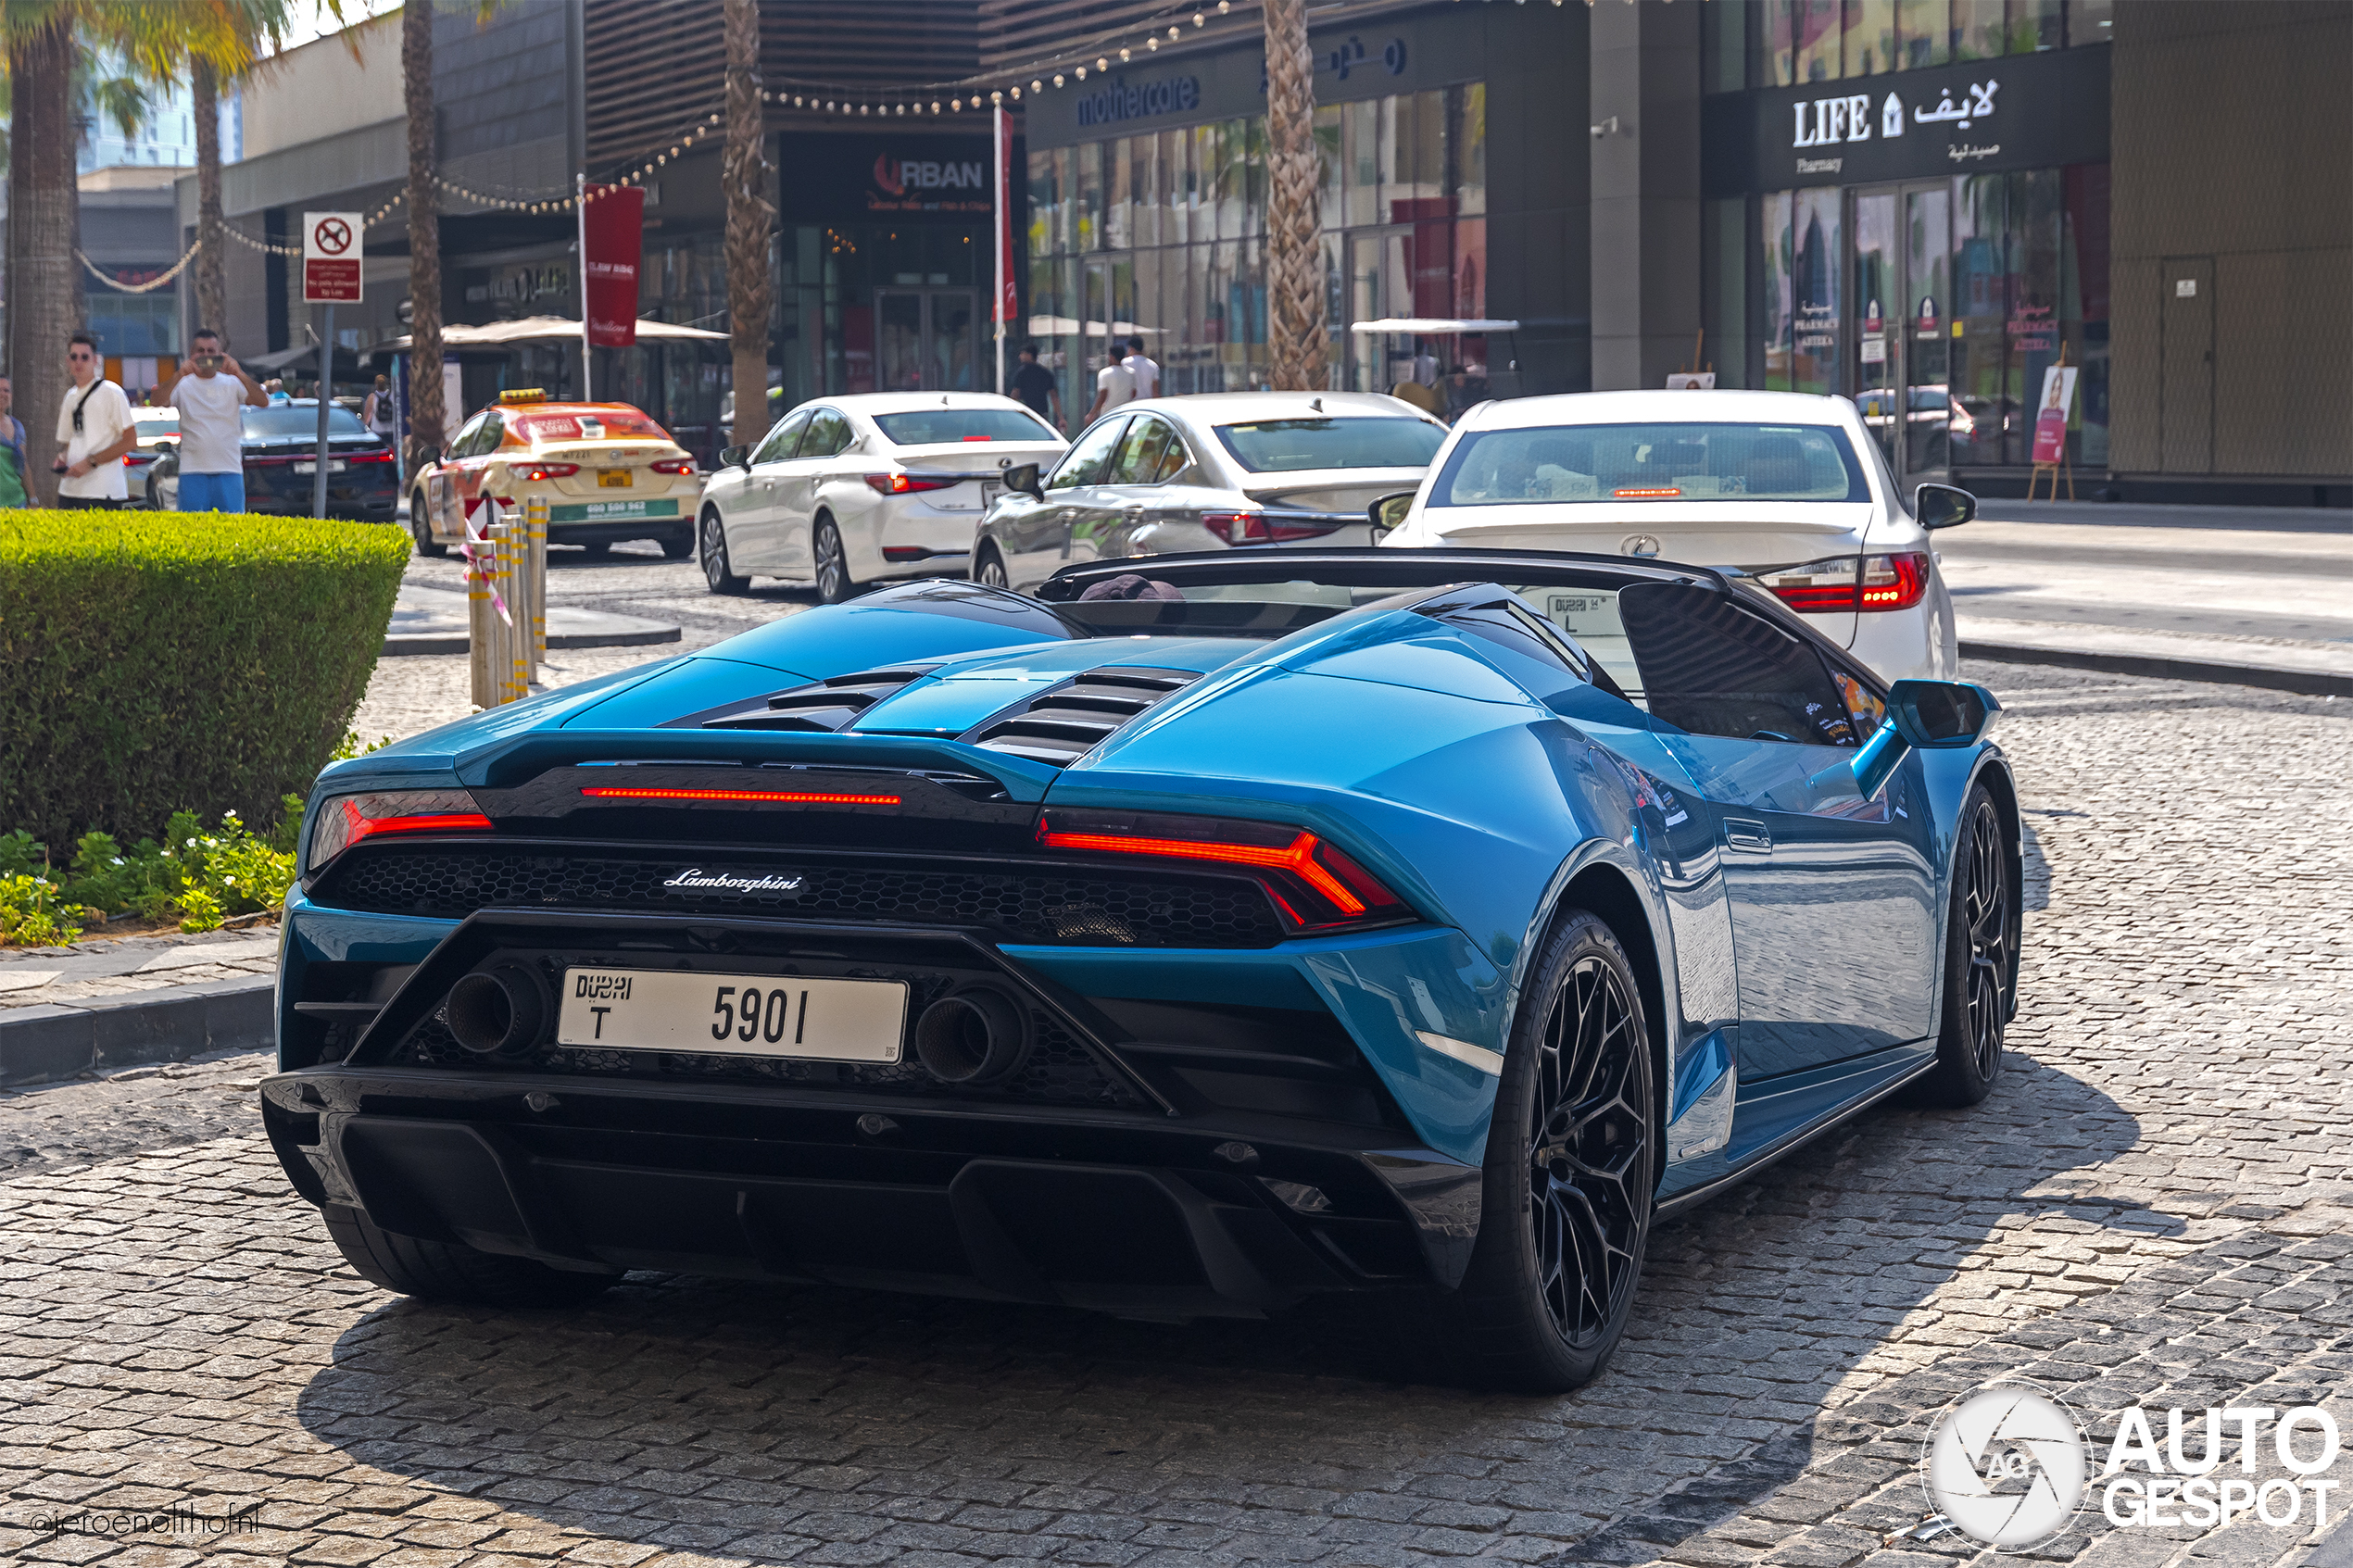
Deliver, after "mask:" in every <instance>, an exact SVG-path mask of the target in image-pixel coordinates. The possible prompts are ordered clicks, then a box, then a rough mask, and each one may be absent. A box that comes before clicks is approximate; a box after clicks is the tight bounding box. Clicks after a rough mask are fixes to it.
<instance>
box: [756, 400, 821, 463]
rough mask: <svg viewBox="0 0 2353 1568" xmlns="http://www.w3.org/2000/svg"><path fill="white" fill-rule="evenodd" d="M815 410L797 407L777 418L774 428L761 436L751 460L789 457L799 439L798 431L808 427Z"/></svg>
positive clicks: (766, 461) (767, 460) (771, 461)
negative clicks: (779, 418) (781, 417)
mask: <svg viewBox="0 0 2353 1568" xmlns="http://www.w3.org/2000/svg"><path fill="white" fill-rule="evenodd" d="M816 411H817V410H816V409H814V408H799V409H796V410H794V411H793V412H792V413H790V414H788V415H786V417H785V418H783V419H781V420H777V421H776V428H775V429H774V430H772V431H770V432H769V433H767V434H766V435H764V436H762V437H761V441H760V447H759V450H757V451H755V452H754V453H752V455H751V460H752V461H753V462H755V463H778V462H782V461H784V460H785V459H786V458H789V457H791V456H792V454H793V446H794V445H795V444H796V443H797V442H799V440H800V433H801V432H802V431H804V430H807V429H808V428H809V420H810V417H811V416H812V415H813V414H815V413H816Z"/></svg>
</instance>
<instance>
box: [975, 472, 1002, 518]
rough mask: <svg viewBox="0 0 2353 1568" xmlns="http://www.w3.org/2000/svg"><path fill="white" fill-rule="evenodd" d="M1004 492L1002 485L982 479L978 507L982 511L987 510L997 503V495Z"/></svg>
mask: <svg viewBox="0 0 2353 1568" xmlns="http://www.w3.org/2000/svg"><path fill="white" fill-rule="evenodd" d="M1004 493H1005V487H1004V486H1003V485H1001V484H999V483H995V482H994V481H992V480H986V479H984V480H982V481H981V482H980V509H981V510H982V511H987V510H988V508H991V507H993V506H995V505H996V504H997V497H998V496H1000V495H1003V494H1004Z"/></svg>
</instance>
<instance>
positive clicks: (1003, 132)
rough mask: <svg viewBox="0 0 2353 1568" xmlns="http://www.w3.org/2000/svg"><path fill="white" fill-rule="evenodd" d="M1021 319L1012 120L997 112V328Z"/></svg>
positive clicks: (1004, 113)
mask: <svg viewBox="0 0 2353 1568" xmlns="http://www.w3.org/2000/svg"><path fill="white" fill-rule="evenodd" d="M1020 319H1021V290H1020V289H1019V288H1017V287H1015V286H1014V283H1013V116H1012V115H1009V114H1007V113H1006V112H1005V111H1004V110H1003V109H1001V108H1000V109H999V110H998V111H997V312H996V317H995V320H996V321H997V323H998V324H999V325H1000V326H1007V327H1010V326H1011V325H1012V324H1013V322H1015V321H1017V320H1020Z"/></svg>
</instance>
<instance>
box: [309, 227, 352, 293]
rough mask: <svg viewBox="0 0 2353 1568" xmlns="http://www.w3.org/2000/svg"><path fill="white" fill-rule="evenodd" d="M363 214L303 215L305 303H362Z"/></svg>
mask: <svg viewBox="0 0 2353 1568" xmlns="http://www.w3.org/2000/svg"><path fill="white" fill-rule="evenodd" d="M361 248H362V241H361V238H360V232H359V214H358V213H356V212H306V213H304V214H303V215H302V302H303V303H304V304H305V305H352V304H357V303H358V302H359V260H360V251H361Z"/></svg>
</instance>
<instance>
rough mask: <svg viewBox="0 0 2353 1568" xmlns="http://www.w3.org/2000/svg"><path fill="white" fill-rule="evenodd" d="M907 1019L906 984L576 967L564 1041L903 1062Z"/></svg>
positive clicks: (569, 981)
mask: <svg viewBox="0 0 2353 1568" xmlns="http://www.w3.org/2000/svg"><path fill="white" fill-rule="evenodd" d="M906 1025H907V986H906V984H905V983H904V982H903V981H898V980H833V979H825V978H820V977H817V976H813V975H793V974H710V973H705V972H698V971H692V970H648V969H568V970H566V971H564V992H563V1005H562V1008H561V1009H560V1010H559V1012H558V1014H557V1018H556V1043H557V1044H558V1045H560V1046H582V1047H588V1048H590V1049H592V1050H608V1051H694V1052H697V1053H698V1054H702V1055H708V1056H761V1057H789V1058H792V1059H794V1060H803V1061H879V1062H891V1061H897V1060H899V1043H900V1036H901V1035H903V1034H904V1033H905V1031H906Z"/></svg>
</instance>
